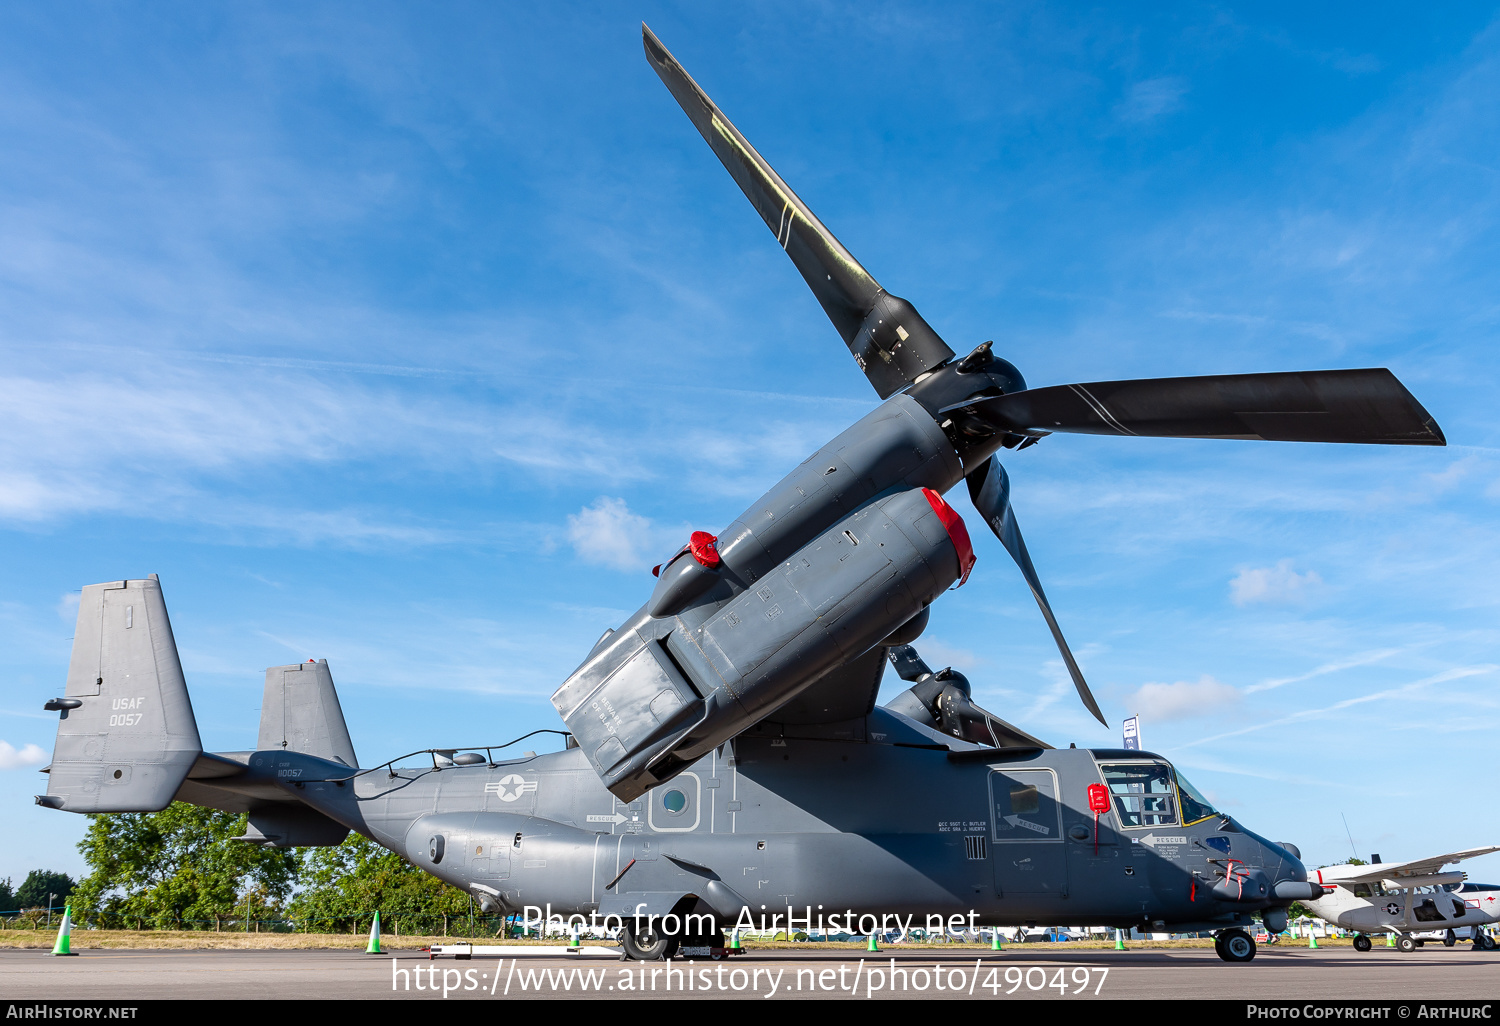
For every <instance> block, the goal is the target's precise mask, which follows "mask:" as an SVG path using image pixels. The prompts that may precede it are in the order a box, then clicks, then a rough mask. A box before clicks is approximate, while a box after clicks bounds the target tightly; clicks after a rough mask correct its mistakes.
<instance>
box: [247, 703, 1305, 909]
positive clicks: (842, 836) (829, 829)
mask: <svg viewBox="0 0 1500 1026" xmlns="http://www.w3.org/2000/svg"><path fill="white" fill-rule="evenodd" d="M795 734H800V735H802V736H793V735H795ZM258 754H259V753H258ZM267 754H268V756H270V757H274V758H275V759H277V760H282V761H287V762H288V764H289V765H290V764H291V763H293V762H295V761H296V760H297V759H298V758H299V757H298V756H296V755H287V754H283V753H267ZM1172 774H1173V771H1172V770H1171V767H1170V766H1169V765H1168V764H1167V763H1166V762H1165V760H1163V759H1160V758H1159V757H1157V756H1153V755H1150V754H1143V753H1139V752H1125V751H1119V750H1094V751H1091V750H1087V749H1017V750H996V749H982V748H978V747H977V746H967V745H965V744H964V743H962V742H955V741H954V740H953V739H952V738H946V737H944V736H943V735H941V734H938V733H937V732H936V731H933V730H931V729H929V728H926V727H924V726H922V725H921V724H918V723H915V722H914V721H912V720H910V719H908V718H906V717H904V716H901V715H899V714H897V713H894V712H891V711H889V710H885V709H883V708H878V709H876V710H875V711H874V712H873V713H872V714H870V715H869V716H867V717H865V718H863V719H862V720H860V721H857V722H853V723H845V724H837V725H820V726H804V727H801V728H791V727H786V728H783V727H779V726H776V725H774V724H762V725H761V726H760V727H758V728H756V729H755V730H752V731H751V732H748V733H747V734H743V735H741V736H740V737H738V738H736V739H735V740H734V741H733V742H732V743H729V744H726V745H723V746H721V747H720V748H719V749H716V750H714V751H712V752H710V753H709V754H708V755H707V756H705V757H703V758H702V759H700V760H698V761H697V762H695V763H693V764H692V765H691V766H689V767H688V768H687V769H685V770H684V771H682V772H681V773H680V774H679V775H677V776H676V777H675V778H674V779H672V780H671V781H669V782H667V783H666V784H663V785H661V786H659V787H657V788H654V789H652V790H651V791H649V792H647V793H646V794H644V795H642V796H641V797H640V798H639V799H637V800H635V801H631V802H622V801H620V800H618V799H617V798H615V797H614V796H613V795H612V794H611V793H610V792H609V791H608V790H606V789H605V788H604V786H603V785H602V783H601V782H600V780H599V778H598V775H597V773H596V772H595V771H594V769H593V767H592V766H591V765H590V764H589V762H588V760H587V759H585V758H584V755H583V752H582V751H580V750H579V749H576V748H574V749H568V750H565V751H562V752H558V753H553V754H548V755H539V756H535V757H532V758H526V759H520V760H514V761H507V762H500V763H496V764H493V765H491V764H488V763H486V764H480V765H474V766H451V765H450V766H442V767H433V766H428V767H419V768H416V769H394V770H392V769H387V768H381V769H378V770H375V771H368V772H365V773H363V774H362V775H359V776H356V777H354V778H352V779H350V780H348V781H346V782H345V783H344V784H342V785H340V784H338V783H336V782H334V781H331V780H321V781H320V780H316V779H311V778H312V777H313V776H315V775H316V774H315V773H312V772H309V773H308V774H306V775H305V776H304V778H303V779H299V780H296V781H293V782H289V783H286V784H284V785H283V786H285V787H287V788H289V789H292V790H294V793H295V794H296V796H297V797H298V798H299V799H301V800H303V801H305V802H307V803H308V804H310V805H313V806H314V807H315V808H317V809H319V810H320V811H322V812H323V813H324V814H326V815H328V816H330V817H332V818H334V819H336V820H338V821H339V822H341V823H344V824H346V825H348V826H350V827H351V828H353V829H356V830H358V831H360V832H362V833H365V834H367V835H369V836H370V837H372V838H373V839H375V840H376V841H378V842H379V843H381V844H383V845H386V846H387V847H390V848H392V849H394V850H396V851H398V852H401V853H402V854H404V855H405V856H406V857H407V858H408V859H410V860H411V861H412V862H413V863H414V864H415V865H417V866H419V867H421V868H422V869H424V870H427V871H428V872H431V873H433V874H434V875H436V876H439V877H441V878H442V879H444V880H447V881H448V882H450V883H452V884H454V885H455V886H458V887H461V888H464V889H466V890H469V891H470V892H471V893H475V894H477V895H479V896H480V897H481V898H484V897H488V898H490V899H491V900H492V901H493V902H494V904H495V905H496V906H498V907H501V908H504V909H507V910H510V911H522V910H523V909H525V908H527V907H528V906H529V907H534V908H539V909H540V908H546V909H549V910H550V911H551V912H553V913H556V914H563V915H568V914H579V915H583V916H588V915H589V914H590V913H601V912H609V911H614V912H617V913H618V912H620V911H621V910H626V911H628V910H629V909H631V908H633V907H643V908H644V907H649V908H650V909H651V911H654V912H660V911H665V908H666V907H667V906H670V905H680V903H681V900H682V898H683V896H684V895H695V896H697V897H699V898H701V899H703V902H704V904H706V905H708V906H711V907H713V908H715V909H716V910H717V911H718V912H719V913H720V914H721V916H722V917H723V918H724V919H725V921H729V920H731V919H732V918H733V917H734V916H738V915H741V914H743V913H744V912H745V910H748V911H749V914H750V915H751V917H752V920H754V921H757V922H758V921H759V920H758V917H759V916H761V915H762V914H765V915H766V916H771V915H778V914H779V915H782V916H785V914H786V911H787V909H788V908H791V909H792V910H794V912H795V915H796V917H797V919H798V921H799V925H800V922H801V921H803V920H804V919H805V917H806V916H807V915H809V914H811V916H812V917H813V922H812V924H811V925H812V926H813V927H814V928H816V927H817V925H818V923H817V917H818V916H819V915H820V914H821V915H823V916H830V915H833V914H835V913H837V914H840V915H844V914H846V913H851V912H852V913H854V914H855V915H862V914H866V913H869V914H893V915H898V916H915V917H916V919H915V921H914V922H915V925H924V924H925V922H926V920H925V917H927V916H931V915H938V914H941V915H943V916H948V917H952V916H958V917H960V920H958V921H955V922H954V925H959V924H960V923H961V922H967V923H968V924H969V925H974V924H999V925H1024V924H1027V923H1036V922H1046V923H1050V924H1058V925H1069V924H1072V925H1083V924H1101V925H1117V926H1132V925H1140V924H1153V925H1157V926H1158V927H1159V926H1160V925H1161V924H1187V923H1203V924H1205V926H1204V928H1208V927H1209V926H1210V925H1212V926H1219V927H1223V926H1229V925H1234V924H1236V923H1240V924H1248V922H1249V921H1250V918H1251V913H1253V912H1254V911H1256V910H1258V909H1262V908H1266V907H1268V906H1270V905H1283V906H1284V905H1285V904H1287V900H1285V899H1283V900H1277V898H1276V895H1275V890H1276V886H1277V884H1278V883H1281V884H1283V885H1284V884H1285V883H1286V882H1287V881H1302V880H1305V879H1306V873H1305V871H1304V869H1303V867H1302V865H1301V863H1300V862H1299V861H1298V860H1297V859H1296V858H1295V857H1294V856H1293V855H1292V854H1291V853H1290V852H1288V851H1287V850H1286V849H1284V848H1282V847H1281V846H1279V845H1276V844H1273V843H1272V842H1269V841H1266V840H1264V839H1263V838H1260V837H1258V836H1256V835H1255V834H1252V833H1249V832H1247V831H1245V830H1243V829H1242V828H1241V827H1239V825H1238V824H1236V823H1234V822H1233V821H1232V820H1231V819H1229V818H1228V817H1226V816H1222V815H1220V814H1218V813H1212V814H1209V815H1205V816H1203V817H1201V818H1199V819H1198V820H1197V821H1196V822H1188V823H1187V824H1184V822H1183V818H1184V817H1183V804H1184V803H1183V801H1182V798H1181V796H1180V794H1179V792H1178V790H1177V788H1176V784H1175V778H1174V777H1173V775H1172ZM1152 780H1156V781H1158V782H1164V786H1161V784H1158V785H1157V786H1156V788H1155V789H1154V790H1153V785H1152V784H1151V783H1150V782H1149V781H1152ZM1090 784H1094V785H1096V786H1101V787H1106V788H1108V790H1109V791H1110V792H1111V802H1110V806H1111V807H1110V809H1109V811H1106V812H1102V813H1100V814H1099V815H1098V817H1097V822H1096V817H1095V815H1094V813H1092V812H1090V811H1089V806H1088V787H1089V785H1090ZM437 810H442V811H437ZM1191 811H1201V810H1197V809H1195V808H1193V807H1191V806H1190V816H1191ZM1226 867H1228V870H1229V871H1228V873H1227V874H1226ZM637 897H640V899H641V900H640V901H639V902H637V901H636V900H635V899H636V898H637ZM782 922H783V924H784V922H785V920H784V919H783V920H782ZM832 925H833V926H834V927H835V928H837V927H838V926H839V925H840V924H839V922H838V921H837V920H835V921H834V922H833V924H832ZM850 925H852V924H850Z"/></svg>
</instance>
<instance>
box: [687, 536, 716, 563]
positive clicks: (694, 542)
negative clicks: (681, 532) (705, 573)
mask: <svg viewBox="0 0 1500 1026" xmlns="http://www.w3.org/2000/svg"><path fill="white" fill-rule="evenodd" d="M718 545H719V539H718V538H715V537H714V536H713V535H711V534H709V533H708V532H707V531H694V532H693V537H692V538H691V539H689V541H688V548H690V549H692V550H693V558H694V559H696V560H697V561H698V562H700V563H702V564H703V565H704V566H706V567H708V568H709V569H713V568H714V567H716V566H718V565H719V549H718Z"/></svg>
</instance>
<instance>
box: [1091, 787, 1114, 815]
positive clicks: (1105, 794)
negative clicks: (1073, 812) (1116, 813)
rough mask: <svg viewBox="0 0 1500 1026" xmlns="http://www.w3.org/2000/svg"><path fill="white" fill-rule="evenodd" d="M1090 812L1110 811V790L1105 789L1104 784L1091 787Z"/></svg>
mask: <svg viewBox="0 0 1500 1026" xmlns="http://www.w3.org/2000/svg"><path fill="white" fill-rule="evenodd" d="M1089 811H1090V812H1108V811H1109V788H1107V787H1105V786H1104V785H1103V784H1090V785H1089Z"/></svg>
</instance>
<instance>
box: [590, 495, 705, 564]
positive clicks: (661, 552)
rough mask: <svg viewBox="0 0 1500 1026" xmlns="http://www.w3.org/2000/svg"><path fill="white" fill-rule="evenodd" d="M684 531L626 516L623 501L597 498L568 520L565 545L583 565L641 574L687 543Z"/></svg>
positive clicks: (630, 514) (636, 514) (647, 519)
mask: <svg viewBox="0 0 1500 1026" xmlns="http://www.w3.org/2000/svg"><path fill="white" fill-rule="evenodd" d="M689 533H690V532H689V531H687V530H686V529H685V528H664V527H660V526H658V525H657V524H655V523H653V522H652V521H651V519H650V518H649V517H643V516H641V515H640V514H638V513H632V512H630V507H629V506H627V505H626V504H625V500H624V499H612V498H610V497H609V496H600V497H599V498H598V499H596V500H595V501H594V504H593V505H592V506H585V507H584V508H583V509H581V510H579V511H578V512H577V513H573V514H570V515H569V516H568V541H570V542H571V543H572V544H573V551H574V553H575V554H576V555H577V556H578V558H579V559H580V560H582V561H583V562H585V563H593V564H595V565H596V566H607V567H609V568H611V569H613V570H641V569H644V568H646V567H649V566H651V565H652V564H653V563H657V562H660V561H661V560H663V559H665V558H666V557H667V556H670V555H671V554H672V552H673V551H674V545H675V546H677V547H681V546H682V545H683V544H685V543H686V542H687V539H688V535H689Z"/></svg>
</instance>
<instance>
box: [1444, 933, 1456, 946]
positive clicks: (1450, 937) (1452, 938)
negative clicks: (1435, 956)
mask: <svg viewBox="0 0 1500 1026" xmlns="http://www.w3.org/2000/svg"><path fill="white" fill-rule="evenodd" d="M1457 943H1458V934H1456V933H1454V932H1453V931H1452V930H1449V931H1448V932H1447V933H1445V934H1443V947H1445V948H1451V947H1453V945H1455V944H1457Z"/></svg>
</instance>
